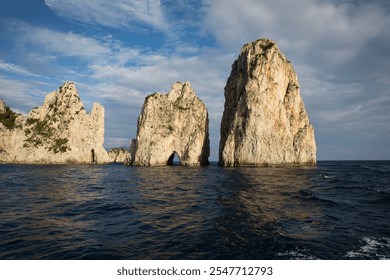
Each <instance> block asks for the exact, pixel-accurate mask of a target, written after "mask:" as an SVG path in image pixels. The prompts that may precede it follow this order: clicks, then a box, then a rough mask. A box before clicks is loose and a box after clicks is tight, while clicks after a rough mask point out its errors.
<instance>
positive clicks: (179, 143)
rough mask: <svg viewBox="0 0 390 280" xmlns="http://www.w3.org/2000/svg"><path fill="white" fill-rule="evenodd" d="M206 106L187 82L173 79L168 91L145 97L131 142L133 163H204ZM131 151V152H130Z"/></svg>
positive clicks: (205, 156) (207, 155) (205, 153)
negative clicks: (175, 161) (174, 81)
mask: <svg viewBox="0 0 390 280" xmlns="http://www.w3.org/2000/svg"><path fill="white" fill-rule="evenodd" d="M208 136H209V134H208V113H207V109H206V106H205V105H204V104H203V102H202V101H201V100H200V99H199V98H198V97H197V96H196V94H195V92H194V90H193V89H192V88H191V84H190V83H189V82H185V83H181V82H176V83H175V84H173V85H172V88H171V90H170V92H169V93H168V94H162V93H154V94H151V95H149V96H147V97H146V99H145V103H144V105H143V107H142V112H141V114H140V116H139V118H138V131H137V139H136V141H135V143H134V144H132V146H133V147H132V149H131V150H132V152H131V153H130V154H131V158H132V160H133V164H134V165H144V166H159V165H160V166H161V165H171V164H173V158H174V155H175V154H177V156H178V158H179V160H180V163H181V165H205V164H208V157H209V154H210V148H209V138H208ZM133 154H134V155H133Z"/></svg>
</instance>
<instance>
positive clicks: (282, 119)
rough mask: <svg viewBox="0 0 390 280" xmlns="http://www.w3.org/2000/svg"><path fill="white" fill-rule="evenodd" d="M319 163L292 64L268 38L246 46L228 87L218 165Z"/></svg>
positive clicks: (311, 130) (311, 129)
mask: <svg viewBox="0 0 390 280" xmlns="http://www.w3.org/2000/svg"><path fill="white" fill-rule="evenodd" d="M315 162H316V144H315V139H314V129H313V127H312V125H311V123H310V122H309V118H308V115H307V112H306V110H305V106H304V103H303V101H302V98H301V96H300V93H299V82H298V78H297V75H296V73H295V70H294V68H293V66H292V64H291V62H290V61H288V60H287V58H286V57H285V55H284V54H283V53H282V52H281V51H280V49H279V48H278V46H277V44H276V43H275V42H274V41H272V40H270V39H259V40H256V41H254V42H251V43H247V44H245V45H244V46H243V47H242V48H241V52H240V54H239V56H238V58H237V60H236V61H235V62H234V63H233V65H232V70H231V73H230V76H229V78H228V80H227V83H226V86H225V108H224V113H223V117H222V121H221V139H220V148H219V163H220V165H223V166H240V165H241V166H242V165H254V166H256V165H278V164H314V163H315Z"/></svg>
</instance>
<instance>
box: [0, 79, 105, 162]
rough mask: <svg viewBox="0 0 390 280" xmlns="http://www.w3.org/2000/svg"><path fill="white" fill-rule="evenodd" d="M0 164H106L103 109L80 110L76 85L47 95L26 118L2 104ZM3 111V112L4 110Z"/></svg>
mask: <svg viewBox="0 0 390 280" xmlns="http://www.w3.org/2000/svg"><path fill="white" fill-rule="evenodd" d="M0 107H1V110H2V112H3V111H4V112H5V111H7V112H8V113H6V114H7V116H8V119H9V116H12V118H11V119H13V121H8V122H5V120H6V119H7V117H6V116H4V114H3V115H2V116H1V123H0V136H1V141H0V162H3V163H106V162H108V161H109V157H108V154H107V152H106V150H105V149H104V147H103V143H104V108H103V106H101V105H99V104H97V103H94V105H93V108H92V111H91V113H87V112H86V111H85V109H84V107H83V102H82V101H81V99H80V97H79V94H78V92H77V90H76V87H75V84H74V83H72V82H66V83H64V84H63V85H62V86H61V87H60V88H59V89H58V90H56V91H54V92H52V93H50V94H48V95H47V96H46V99H45V101H44V103H43V105H42V106H40V107H36V108H34V109H33V110H32V111H31V112H30V113H29V114H28V115H27V116H26V117H25V116H22V115H17V114H15V113H13V112H12V111H11V110H10V109H9V108H8V107H6V106H5V105H1V106H0ZM3 108H5V109H6V110H5V109H3Z"/></svg>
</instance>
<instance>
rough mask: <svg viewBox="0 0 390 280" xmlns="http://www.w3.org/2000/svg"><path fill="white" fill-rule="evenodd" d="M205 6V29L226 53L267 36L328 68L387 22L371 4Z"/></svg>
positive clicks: (236, 2)
mask: <svg viewBox="0 0 390 280" xmlns="http://www.w3.org/2000/svg"><path fill="white" fill-rule="evenodd" d="M206 2H207V9H206V17H205V20H204V27H203V28H204V29H205V30H207V31H209V32H211V33H212V34H213V35H214V36H215V37H216V38H217V40H218V42H219V43H220V44H221V45H222V46H224V47H225V48H228V49H230V50H238V48H239V47H241V45H242V44H243V43H244V42H248V41H253V40H255V39H257V38H259V37H270V38H272V39H275V40H276V41H277V42H279V45H280V46H283V49H284V50H285V51H287V52H290V53H293V54H294V55H297V56H298V55H299V54H301V55H300V57H301V58H305V54H306V52H308V51H310V52H315V53H316V55H317V57H318V58H319V59H328V60H329V59H330V60H331V62H332V63H339V62H343V61H344V60H348V59H350V58H351V57H353V56H354V55H355V54H356V51H357V50H358V49H359V47H361V46H362V45H364V43H365V42H367V41H368V40H370V39H372V38H375V37H376V36H378V34H380V33H381V32H382V31H383V29H384V28H385V26H386V25H385V24H386V22H388V19H387V16H386V14H385V13H384V12H383V11H382V9H381V7H380V6H378V5H375V4H364V5H360V6H354V4H352V3H347V4H339V5H336V4H334V3H332V2H329V1H328V2H324V1H317V0H315V1H313V0H296V1H284V0H274V1H257V0H223V1H219V0H217V1H211V0H210V1H206ZM306 55H307V54H306ZM320 56H322V57H320Z"/></svg>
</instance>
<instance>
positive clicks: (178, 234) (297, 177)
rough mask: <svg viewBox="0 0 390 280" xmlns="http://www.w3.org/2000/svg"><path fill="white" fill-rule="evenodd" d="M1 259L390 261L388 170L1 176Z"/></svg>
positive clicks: (27, 169) (58, 170) (357, 165)
mask: <svg viewBox="0 0 390 280" xmlns="http://www.w3.org/2000/svg"><path fill="white" fill-rule="evenodd" d="M0 199H1V201H0V259H389V258H390V162H389V161H387V162H386V161H382V162H380V161H379V162H373V161H366V162H356V161H354V162H319V163H318V165H317V166H311V167H283V168H282V167H278V168H271V167H268V168H242V167H240V168H222V167H218V166H216V165H215V164H213V165H211V166H208V167H179V166H170V167H158V168H150V167H126V166H122V165H0Z"/></svg>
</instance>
